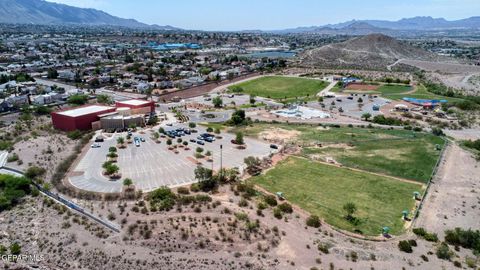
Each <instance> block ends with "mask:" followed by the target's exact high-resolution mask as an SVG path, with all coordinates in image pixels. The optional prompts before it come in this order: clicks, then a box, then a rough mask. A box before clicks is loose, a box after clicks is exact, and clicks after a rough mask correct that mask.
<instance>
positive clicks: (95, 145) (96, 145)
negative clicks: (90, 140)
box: [92, 143, 100, 148]
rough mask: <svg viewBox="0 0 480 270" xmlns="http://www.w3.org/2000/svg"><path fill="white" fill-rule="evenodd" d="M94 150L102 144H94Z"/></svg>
mask: <svg viewBox="0 0 480 270" xmlns="http://www.w3.org/2000/svg"><path fill="white" fill-rule="evenodd" d="M92 148H100V144H98V143H94V144H92Z"/></svg>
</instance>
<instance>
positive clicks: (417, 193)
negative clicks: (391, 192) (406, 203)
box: [413, 191, 420, 201]
mask: <svg viewBox="0 0 480 270" xmlns="http://www.w3.org/2000/svg"><path fill="white" fill-rule="evenodd" d="M413 198H414V199H415V200H417V201H418V200H420V192H418V191H414V192H413Z"/></svg>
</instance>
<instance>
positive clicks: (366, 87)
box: [346, 83, 380, 91]
mask: <svg viewBox="0 0 480 270" xmlns="http://www.w3.org/2000/svg"><path fill="white" fill-rule="evenodd" d="M379 87H380V86H379V85H371V84H363V83H350V84H348V86H347V87H346V89H347V90H355V91H376V90H378V88H379Z"/></svg>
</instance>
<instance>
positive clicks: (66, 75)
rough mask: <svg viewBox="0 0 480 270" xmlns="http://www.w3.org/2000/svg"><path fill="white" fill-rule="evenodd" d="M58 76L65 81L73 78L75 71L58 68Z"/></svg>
mask: <svg viewBox="0 0 480 270" xmlns="http://www.w3.org/2000/svg"><path fill="white" fill-rule="evenodd" d="M58 78H59V79H62V80H66V81H73V80H75V72H73V71H71V70H60V71H59V72H58Z"/></svg>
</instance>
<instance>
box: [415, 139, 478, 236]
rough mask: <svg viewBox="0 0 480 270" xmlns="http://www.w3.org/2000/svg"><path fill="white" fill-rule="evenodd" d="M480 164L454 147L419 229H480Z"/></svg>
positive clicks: (440, 231)
mask: <svg viewBox="0 0 480 270" xmlns="http://www.w3.org/2000/svg"><path fill="white" fill-rule="evenodd" d="M479 165H480V163H479V162H477V161H476V160H475V159H474V158H473V157H472V154H470V153H469V152H467V151H465V150H464V149H462V148H460V147H459V146H458V145H456V144H450V145H449V146H448V148H447V149H446V152H445V159H444V160H443V161H442V163H441V164H440V167H439V170H438V173H437V175H436V176H435V178H434V179H433V181H432V185H431V187H430V192H429V194H427V198H426V201H425V204H424V206H423V210H422V211H421V212H420V216H419V218H418V220H417V224H416V227H424V228H426V229H427V230H428V231H432V232H435V233H437V234H438V235H439V237H440V238H441V239H442V238H443V235H444V231H445V230H448V229H453V228H455V227H461V228H465V229H468V228H472V229H479V228H480V195H479V194H480V182H479V181H478V177H479V175H480V166H479Z"/></svg>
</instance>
